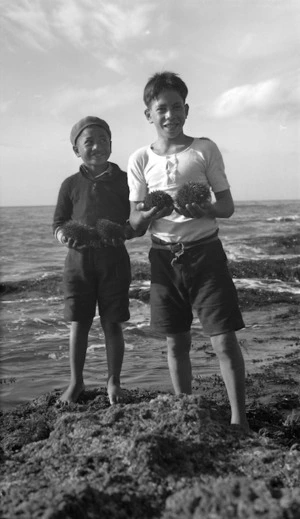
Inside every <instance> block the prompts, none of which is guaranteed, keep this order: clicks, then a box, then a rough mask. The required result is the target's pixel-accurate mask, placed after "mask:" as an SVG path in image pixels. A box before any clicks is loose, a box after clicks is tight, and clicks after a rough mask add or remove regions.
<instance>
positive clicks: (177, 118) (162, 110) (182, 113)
mask: <svg viewBox="0 0 300 519" xmlns="http://www.w3.org/2000/svg"><path fill="white" fill-rule="evenodd" d="M188 111H189V107H188V105H187V104H185V103H184V101H183V99H182V97H181V96H180V95H179V93H178V92H177V91H176V90H163V91H162V92H161V93H160V94H159V96H158V97H157V98H156V99H154V100H153V101H152V103H151V105H150V106H149V107H148V108H146V110H145V115H146V118H147V120H148V121H149V122H150V123H153V124H154V126H155V128H156V131H157V134H158V137H161V138H163V139H175V138H176V137H178V136H179V135H181V134H182V133H183V126H184V123H185V120H186V118H187V115H188Z"/></svg>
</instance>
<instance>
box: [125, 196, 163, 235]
mask: <svg viewBox="0 0 300 519" xmlns="http://www.w3.org/2000/svg"><path fill="white" fill-rule="evenodd" d="M143 209H144V204H143V202H130V218H129V222H130V225H131V227H132V228H133V229H134V230H135V231H137V232H141V233H142V234H145V232H146V230H147V229H148V227H149V225H150V223H151V222H152V220H158V219H159V218H163V217H164V216H169V215H170V214H171V212H172V211H173V207H171V208H170V207H164V208H163V209H161V210H160V211H159V210H158V209H157V207H152V209H150V210H149V211H144V210H143Z"/></svg>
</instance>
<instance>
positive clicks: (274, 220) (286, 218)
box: [266, 214, 299, 223]
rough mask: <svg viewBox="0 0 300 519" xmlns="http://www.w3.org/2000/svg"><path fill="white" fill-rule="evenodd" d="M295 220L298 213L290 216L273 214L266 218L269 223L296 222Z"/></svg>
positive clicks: (297, 217) (297, 218)
mask: <svg viewBox="0 0 300 519" xmlns="http://www.w3.org/2000/svg"><path fill="white" fill-rule="evenodd" d="M297 220H299V215H297V214H294V215H291V216H273V217H272V218H267V219H266V221H267V222H270V223H279V222H296V221H297Z"/></svg>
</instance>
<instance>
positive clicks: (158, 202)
mask: <svg viewBox="0 0 300 519" xmlns="http://www.w3.org/2000/svg"><path fill="white" fill-rule="evenodd" d="M173 205H174V201H173V198H172V197H171V196H170V195H169V194H168V193H166V192H165V191H160V190H156V191H152V192H151V193H148V195H147V196H146V198H145V200H144V210H145V211H149V209H152V207H157V208H158V209H159V210H161V209H164V208H165V207H173Z"/></svg>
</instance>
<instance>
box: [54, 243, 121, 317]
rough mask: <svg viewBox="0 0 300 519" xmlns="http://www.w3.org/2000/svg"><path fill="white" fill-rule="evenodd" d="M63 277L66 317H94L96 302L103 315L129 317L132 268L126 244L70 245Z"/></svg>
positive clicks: (100, 313)
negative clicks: (81, 247) (76, 246)
mask: <svg viewBox="0 0 300 519" xmlns="http://www.w3.org/2000/svg"><path fill="white" fill-rule="evenodd" d="M63 279H64V295H65V319H66V320H67V321H86V320H88V319H92V318H93V317H94V316H95V311H96V305H97V304H98V310H99V315H100V316H101V318H106V319H108V320H110V321H111V322H124V321H128V319H129V317H130V315H129V296H128V292H129V286H130V282H131V269H130V260H129V256H128V252H127V250H126V248H125V247H106V248H102V249H86V250H84V251H81V252H79V251H76V250H74V249H70V250H69V251H68V254H67V257H66V261H65V271H64V278H63Z"/></svg>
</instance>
